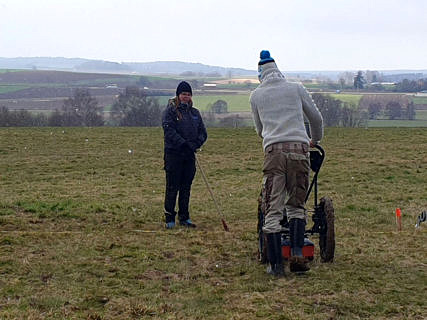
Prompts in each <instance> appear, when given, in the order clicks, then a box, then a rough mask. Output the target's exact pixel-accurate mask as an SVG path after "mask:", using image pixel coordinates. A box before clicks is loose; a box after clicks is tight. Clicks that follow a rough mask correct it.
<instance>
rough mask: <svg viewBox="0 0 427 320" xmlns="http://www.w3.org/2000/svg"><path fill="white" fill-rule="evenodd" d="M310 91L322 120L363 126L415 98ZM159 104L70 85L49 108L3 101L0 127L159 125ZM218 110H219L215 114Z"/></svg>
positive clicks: (415, 85)
mask: <svg viewBox="0 0 427 320" xmlns="http://www.w3.org/2000/svg"><path fill="white" fill-rule="evenodd" d="M358 83H359V84H358ZM357 85H359V86H360V89H363V78H359V79H357V76H356V77H355V87H356V86H357ZM397 86H398V87H400V88H402V89H403V88H405V89H406V90H416V91H422V90H421V89H423V90H424V88H426V89H427V79H422V80H418V81H409V80H407V79H405V80H403V81H402V82H401V83H399V84H397ZM402 91H403V90H402ZM411 92H412V91H411ZM312 97H313V100H314V102H315V103H316V105H317V107H318V108H319V110H320V112H321V113H322V116H323V118H324V124H325V126H332V127H362V126H365V125H366V123H367V121H368V120H378V119H382V120H383V119H389V120H415V106H414V103H413V102H412V100H411V99H410V98H409V97H408V96H406V95H404V94H402V95H393V96H390V95H375V94H366V95H364V96H363V97H362V98H361V99H360V102H359V104H358V105H356V104H355V103H349V102H343V101H341V100H339V99H337V98H334V97H332V96H330V95H327V94H326V95H325V94H320V93H313V94H312ZM221 104H222V105H221ZM223 104H225V105H223ZM218 105H219V106H220V107H219V108H218ZM164 108H165V106H161V105H160V104H159V101H158V99H156V98H154V97H151V96H148V95H147V93H146V91H144V90H143V89H141V88H138V87H126V89H125V91H124V92H122V93H120V94H119V95H118V97H117V98H116V100H115V101H114V103H113V106H112V108H111V111H110V112H104V110H103V107H100V106H99V104H98V101H97V100H96V98H95V97H93V96H91V94H90V92H89V90H88V89H75V90H74V93H73V96H72V97H69V98H67V99H65V100H64V102H63V105H62V108H61V109H59V110H58V109H57V110H55V111H54V112H52V113H50V114H46V113H37V114H35V113H32V112H30V111H27V110H19V111H11V110H9V109H8V108H7V107H5V106H2V107H0V127H97V126H132V127H138V126H141V127H156V126H160V125H161V115H162V111H163V109H164ZM209 110H210V111H208V112H205V113H203V117H204V120H205V123H206V126H217V127H242V126H248V125H252V123H251V122H250V124H248V121H247V119H244V118H241V117H240V116H239V114H232V113H230V114H228V112H227V105H226V102H225V101H222V100H218V101H217V102H216V103H214V104H213V106H212V107H211V108H209ZM224 113H225V115H224ZM217 114H221V115H222V116H221V117H216V115H217Z"/></svg>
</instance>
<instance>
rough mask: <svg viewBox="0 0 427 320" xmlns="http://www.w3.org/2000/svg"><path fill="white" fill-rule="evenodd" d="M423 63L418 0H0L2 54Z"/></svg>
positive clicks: (319, 64)
mask: <svg viewBox="0 0 427 320" xmlns="http://www.w3.org/2000/svg"><path fill="white" fill-rule="evenodd" d="M262 49H268V50H270V52H271V55H272V56H273V58H275V60H276V62H277V64H278V66H279V67H280V68H281V69H282V70H287V71H291V70H359V69H361V70H367V69H370V70H390V69H427V1H426V0H356V1H355V0H275V1H274V0H263V1H262V0H242V1H240V0H179V1H177V0H0V57H34V56H52V57H53V56H57V57H59V56H60V57H70V58H71V57H79V58H89V59H102V60H108V61H116V62H131V61H132V62H149V61H186V62H200V63H203V64H209V65H216V66H223V67H239V68H246V69H253V70H254V69H256V66H257V63H258V57H259V51H260V50H262Z"/></svg>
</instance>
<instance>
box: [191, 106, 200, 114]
mask: <svg viewBox="0 0 427 320" xmlns="http://www.w3.org/2000/svg"><path fill="white" fill-rule="evenodd" d="M191 111H192V112H193V114H197V115H199V116H200V110H199V109H197V108H196V107H194V106H191Z"/></svg>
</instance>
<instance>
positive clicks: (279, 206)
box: [262, 142, 310, 233]
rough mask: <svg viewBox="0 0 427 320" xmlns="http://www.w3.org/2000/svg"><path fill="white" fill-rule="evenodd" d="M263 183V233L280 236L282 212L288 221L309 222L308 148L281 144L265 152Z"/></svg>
mask: <svg viewBox="0 0 427 320" xmlns="http://www.w3.org/2000/svg"><path fill="white" fill-rule="evenodd" d="M263 174H264V175H263V180H262V209H263V212H265V220H264V227H263V231H264V232H265V233H275V232H280V231H281V229H282V226H281V225H280V221H281V220H282V219H283V209H285V208H286V213H287V217H288V221H290V220H291V219H293V218H298V219H306V210H305V197H306V194H307V190H308V185H309V174H310V153H309V146H308V144H306V143H301V142H279V143H274V144H271V145H269V146H267V148H266V149H265V153H264V167H263Z"/></svg>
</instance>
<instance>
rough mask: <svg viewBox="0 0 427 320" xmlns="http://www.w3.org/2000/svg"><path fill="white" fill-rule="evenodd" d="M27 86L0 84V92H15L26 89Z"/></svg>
mask: <svg viewBox="0 0 427 320" xmlns="http://www.w3.org/2000/svg"><path fill="white" fill-rule="evenodd" d="M27 88H29V86H25V85H0V94H1V93H6V92H15V91H19V90H23V89H27Z"/></svg>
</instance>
